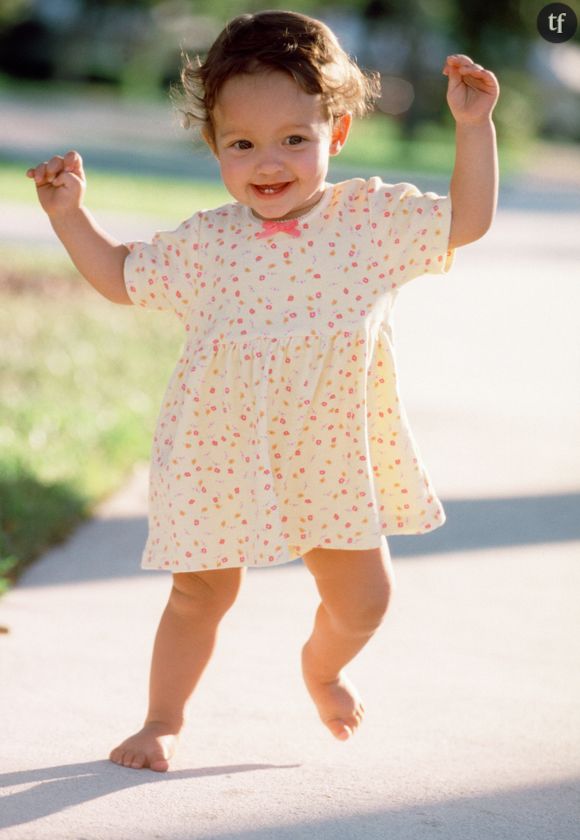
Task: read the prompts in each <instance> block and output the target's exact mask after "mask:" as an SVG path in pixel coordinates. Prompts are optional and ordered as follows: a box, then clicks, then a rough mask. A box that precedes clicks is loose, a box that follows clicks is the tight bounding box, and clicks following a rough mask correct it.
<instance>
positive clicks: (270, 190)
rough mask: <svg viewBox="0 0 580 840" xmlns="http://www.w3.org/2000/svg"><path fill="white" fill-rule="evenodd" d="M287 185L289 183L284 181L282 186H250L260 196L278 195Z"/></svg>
mask: <svg viewBox="0 0 580 840" xmlns="http://www.w3.org/2000/svg"><path fill="white" fill-rule="evenodd" d="M289 184H290V182H289V181H284V183H283V184H252V186H253V187H254V189H255V190H256V192H257V193H259V194H260V195H279V194H280V193H281V192H284V190H285V189H286V187H288V186H289Z"/></svg>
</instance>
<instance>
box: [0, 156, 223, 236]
mask: <svg viewBox="0 0 580 840" xmlns="http://www.w3.org/2000/svg"><path fill="white" fill-rule="evenodd" d="M33 163H35V162H33ZM30 165H31V163H24V162H23V163H21V164H18V163H6V162H4V163H0V195H1V196H2V199H3V200H4V201H17V202H23V203H36V201H37V198H36V190H35V187H34V183H33V182H32V181H31V179H30V178H27V177H26V174H25V173H26V170H27V168H28V167H29V166H30ZM226 201H231V196H230V195H229V193H228V192H227V190H226V189H225V187H224V186H222V184H221V183H218V182H216V183H212V182H210V181H208V182H201V181H194V180H189V179H183V178H181V179H178V178H161V177H154V176H151V175H121V174H117V173H112V172H103V171H101V170H98V169H95V170H91V169H88V170H87V193H86V197H85V203H86V204H87V206H88V207H90V208H92V209H95V210H98V209H101V210H110V211H115V212H124V213H139V214H141V213H143V214H149V215H154V216H157V217H161V216H167V217H168V218H175V219H176V225H177V224H178V223H179V221H181V220H182V219H185V218H187V217H188V216H190V215H191V214H192V213H193V212H195V210H197V209H201V208H209V207H217V206H219V205H220V204H223V203H225V202H226Z"/></svg>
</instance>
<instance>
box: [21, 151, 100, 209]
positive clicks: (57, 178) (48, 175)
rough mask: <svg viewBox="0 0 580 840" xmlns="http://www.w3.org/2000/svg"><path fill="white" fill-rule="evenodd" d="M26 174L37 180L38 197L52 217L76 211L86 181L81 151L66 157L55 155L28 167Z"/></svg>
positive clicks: (69, 153) (80, 203) (83, 192)
mask: <svg viewBox="0 0 580 840" xmlns="http://www.w3.org/2000/svg"><path fill="white" fill-rule="evenodd" d="M26 176H27V177H28V178H32V179H34V183H35V184H36V192H37V193H38V199H39V201H40V203H41V205H42V207H43V209H44V210H45V211H46V212H47V213H48V215H49V216H54V215H59V214H61V213H66V212H68V211H70V210H76V209H78V208H79V207H80V206H81V205H82V202H83V197H84V194H85V189H86V184H87V181H86V177H85V173H84V170H83V160H82V158H81V156H80V155H79V153H78V152H75V151H71V152H68V153H67V154H66V155H65V156H64V157H61V156H60V155H55V157H53V158H51V159H50V160H49V161H45V162H44V163H39V164H38V166H36V167H35V168H32V169H29V170H28V171H27V172H26Z"/></svg>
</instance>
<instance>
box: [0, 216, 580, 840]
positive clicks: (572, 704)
mask: <svg viewBox="0 0 580 840" xmlns="http://www.w3.org/2000/svg"><path fill="white" fill-rule="evenodd" d="M546 221H547V218H546V217H544V216H541V215H538V214H535V213H531V212H527V213H517V212H516V211H505V212H502V213H500V214H498V221H497V223H496V226H495V227H494V229H493V231H492V232H490V234H489V235H488V236H487V237H485V239H484V240H482V241H481V242H479V243H476V244H474V245H472V246H470V247H469V248H466V249H460V250H459V251H458V253H457V256H456V264H455V267H454V269H453V271H452V273H451V274H450V275H449V276H447V277H423V278H420V279H418V280H416V281H414V283H413V284H411V285H410V286H409V287H408V288H407V289H405V291H404V293H402V294H401V296H400V299H399V301H398V303H397V307H398V312H397V315H396V338H397V342H398V360H399V366H400V371H401V383H402V391H403V397H404V399H405V403H406V407H407V410H408V413H409V417H410V420H411V424H412V426H413V429H414V432H415V435H416V437H417V440H418V442H419V445H420V447H421V452H422V454H423V456H424V459H425V462H426V463H427V465H428V467H429V471H430V473H431V475H432V478H433V481H434V484H435V487H436V488H437V491H438V493H439V495H440V496H441V498H442V500H443V503H444V505H445V509H446V512H447V517H448V520H447V523H446V525H445V526H444V527H443V528H441V529H438V531H436V532H434V533H433V534H430V535H428V536H421V537H398V538H389V545H390V547H391V551H392V554H393V558H394V566H395V572H396V575H397V580H398V591H397V592H396V595H395V598H394V601H393V605H392V609H391V610H390V613H389V615H388V617H387V620H386V622H385V624H384V626H383V627H382V628H381V630H380V631H379V632H378V633H377V635H376V636H375V637H374V638H373V639H372V640H371V642H370V643H369V644H368V646H367V647H366V648H365V649H364V650H363V652H362V653H361V654H360V655H359V657H358V658H357V659H356V660H355V661H354V662H353V663H351V665H350V666H347V672H348V674H349V675H350V676H351V678H352V679H353V681H355V682H356V684H357V686H358V687H359V689H360V691H361V694H362V696H363V699H364V702H365V707H366V709H367V714H366V719H365V721H364V723H363V725H362V727H361V729H360V731H359V732H358V733H357V734H356V736H355V737H354V738H353V739H352V740H351V741H349V742H347V743H341V742H338V741H336V740H335V739H334V738H333V737H332V736H331V735H330V734H329V732H328V731H327V729H326V728H325V727H324V726H323V725H322V724H321V723H320V721H319V720H318V717H317V714H316V711H315V709H314V706H313V705H312V703H311V701H310V698H309V696H308V694H307V692H306V689H305V688H304V686H303V684H302V681H301V676H300V648H301V646H302V644H303V641H304V640H305V639H306V638H307V636H308V634H309V632H310V628H311V624H312V620H313V616H314V611H315V609H316V606H317V603H318V598H317V594H316V590H315V587H314V584H313V581H312V579H311V577H310V574H309V572H308V571H307V570H306V569H305V567H304V565H303V564H302V562H301V561H297V562H295V563H292V564H289V565H286V566H279V567H274V568H271V569H263V570H259V569H251V570H249V571H248V574H247V578H246V581H245V586H244V587H243V589H242V592H241V594H240V596H239V599H238V601H237V603H236V604H235V606H234V607H233V609H232V610H231V612H230V613H228V615H227V616H226V618H225V619H224V622H223V624H222V628H221V634H220V638H219V643H218V647H217V650H216V654H215V657H214V659H213V660H212V662H211V663H210V665H209V667H208V670H207V671H206V673H205V674H204V676H203V678H202V681H201V683H200V685H199V687H198V690H197V692H196V694H195V696H194V699H193V701H192V704H191V711H190V720H189V723H188V726H187V729H186V730H185V732H184V733H183V736H182V739H181V745H180V752H179V754H178V757H177V759H176V760H175V761H174V763H173V766H172V769H171V770H170V772H169V773H167V774H158V773H154V772H152V771H149V770H143V771H135V770H130V769H126V768H121V767H118V766H117V765H114V764H112V763H111V762H109V761H108V760H107V756H108V753H109V751H110V749H111V748H112V747H113V746H114V745H116V744H117V743H118V742H119V741H120V740H121V739H123V738H125V737H126V736H127V735H128V734H130V733H132V732H134V731H135V730H136V729H138V728H139V727H140V725H141V723H142V721H143V718H144V715H145V712H146V695H147V680H148V669H149V661H150V655H151V648H152V644H153V639H154V635H155V630H156V627H157V623H158V620H159V617H160V615H161V612H162V610H163V607H164V604H165V602H166V598H167V595H168V592H169V586H170V575H168V574H164V573H160V572H144V571H141V570H140V569H139V555H140V552H141V549H142V547H143V543H144V540H145V534H146V522H145V518H144V517H145V512H146V479H147V471H146V468H139V469H138V470H137V471H136V472H135V474H134V476H133V478H132V480H131V481H130V482H129V483H128V485H127V487H126V488H124V489H123V491H122V492H121V493H120V494H119V495H118V496H117V497H114V498H113V499H111V500H109V501H108V503H107V504H105V505H103V506H102V507H101V509H100V510H99V512H98V515H97V516H96V518H95V519H94V520H93V521H91V522H89V523H87V524H85V525H84V526H83V527H81V528H80V529H79V530H78V531H77V533H76V534H75V535H74V536H73V538H72V539H71V540H70V541H69V542H67V543H66V544H64V545H63V546H60V547H57V548H56V549H54V550H52V551H50V552H48V553H47V554H46V555H45V556H44V557H43V558H41V560H39V561H38V562H37V563H36V564H34V566H33V567H32V568H30V569H29V571H28V572H27V574H26V575H25V576H24V577H23V579H22V580H21V582H20V584H19V585H18V586H17V587H15V588H14V589H13V590H12V591H10V592H9V593H8V594H7V595H6V596H5V597H4V598H3V599H1V600H0V624H2V625H6V626H7V627H8V628H9V630H10V632H9V633H8V634H7V635H3V636H0V654H1V656H0V661H1V666H0V667H1V673H0V682H1V684H2V687H3V690H2V692H1V694H0V720H1V721H2V723H3V727H4V731H3V737H2V742H1V747H0V779H1V782H2V793H3V799H2V805H1V808H0V838H1V840H48V838H50V840H54V838H58V839H59V840H81V838H82V840H128V838H133V837H142V838H146V840H149V838H151V840H153V838H161V840H186V838H200V840H201V838H204V839H205V838H208V839H209V838H212V840H225V839H226V838H231V840H234V838H236V839H237V840H286V839H287V840H302V839H304V840H306V838H308V840H311V838H312V837H313V836H316V837H320V838H328V840H330V838H332V840H343V838H345V839H346V838H348V840H379V838H380V839H381V840H384V838H394V840H407V838H408V839H409V840H434V839H435V838H446V840H447V838H450V839H451V840H499V838H502V839H504V840H568V838H572V837H575V836H576V834H577V831H578V820H579V818H580V807H579V802H580V796H579V792H580V712H579V709H580V675H579V672H578V661H579V658H580V656H579V655H580V633H579V619H578V594H577V593H578V589H579V584H580V562H579V560H580V516H579V498H580V493H579V487H578V483H579V482H578V476H579V475H580V452H579V451H578V445H577V442H578V431H579V417H580V414H579V412H578V409H579V395H578V389H577V382H578V372H579V371H580V359H579V355H580V349H579V348H578V342H577V331H578V316H577V313H578V311H580V284H579V283H578V262H579V261H578V249H577V237H576V238H574V236H573V235H571V234H573V232H574V231H577V230H578V223H579V222H580V215H579V214H577V213H576V214H572V213H566V212H563V213H562V214H561V215H560V216H559V218H558V225H553V226H552V227H551V228H550V234H549V239H548V237H547V235H546V227H545V225H546Z"/></svg>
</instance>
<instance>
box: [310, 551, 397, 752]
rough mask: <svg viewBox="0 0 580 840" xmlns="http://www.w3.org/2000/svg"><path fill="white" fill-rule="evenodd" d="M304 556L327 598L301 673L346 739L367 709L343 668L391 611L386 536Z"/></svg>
mask: <svg viewBox="0 0 580 840" xmlns="http://www.w3.org/2000/svg"><path fill="white" fill-rule="evenodd" d="M303 559H304V562H305V564H306V566H307V567H308V569H309V570H310V571H311V572H312V574H313V575H314V577H315V579H316V586H317V588H318V591H319V593H320V596H321V598H322V601H321V603H320V605H319V607H318V610H317V612H316V618H315V622H314V629H313V630H312V634H311V636H310V638H309V639H308V641H307V642H306V644H305V645H304V647H303V648H302V673H303V676H304V681H305V683H306V688H307V689H308V691H309V693H310V696H311V697H312V699H313V700H314V703H315V704H316V707H317V709H318V714H319V716H320V719H321V720H322V721H323V723H324V724H325V725H326V726H327V727H328V728H329V730H330V731H331V732H332V734H333V735H334V736H335V737H336V738H339V739H340V740H347V739H348V738H349V737H350V736H351V735H352V734H353V733H354V731H355V730H356V728H357V727H358V725H359V724H360V722H361V720H362V718H363V715H364V706H363V703H362V701H361V698H360V696H359V694H358V692H357V690H356V688H355V687H354V685H353V684H352V683H351V682H350V680H349V679H348V677H347V676H346V675H345V674H344V673H343V672H342V669H343V668H344V666H345V665H346V664H347V663H348V662H350V661H351V659H353V658H354V657H355V656H356V654H357V653H358V652H359V651H360V650H361V649H362V648H363V647H364V646H365V645H366V644H367V642H368V641H369V639H370V638H371V637H372V636H373V635H374V633H375V632H376V630H377V629H378V627H379V625H380V624H381V623H382V620H383V618H384V616H385V613H386V611H387V607H388V604H389V600H390V595H391V592H392V589H393V584H394V575H393V569H392V563H391V558H390V554H389V550H388V545H387V542H386V540H384V543H383V544H382V545H381V547H380V548H376V549H370V550H365V551H350V550H349V551H343V550H342V549H341V550H337V549H323V548H315V549H313V550H312V551H309V552H308V553H307V554H306V555H305V556H304V558H303Z"/></svg>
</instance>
